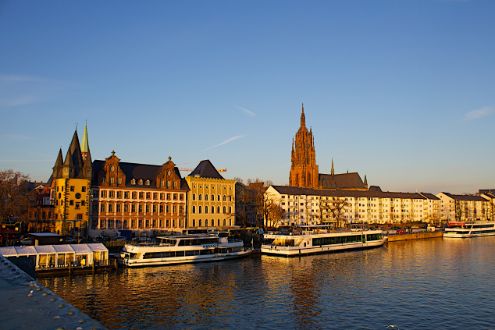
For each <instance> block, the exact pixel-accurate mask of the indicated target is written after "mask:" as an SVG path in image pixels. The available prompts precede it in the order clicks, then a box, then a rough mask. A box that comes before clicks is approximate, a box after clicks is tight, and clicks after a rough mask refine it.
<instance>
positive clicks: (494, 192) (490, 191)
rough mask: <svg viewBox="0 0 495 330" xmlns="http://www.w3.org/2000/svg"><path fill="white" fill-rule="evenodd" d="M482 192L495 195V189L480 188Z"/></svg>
mask: <svg viewBox="0 0 495 330" xmlns="http://www.w3.org/2000/svg"><path fill="white" fill-rule="evenodd" d="M480 194H485V195H491V196H495V189H480Z"/></svg>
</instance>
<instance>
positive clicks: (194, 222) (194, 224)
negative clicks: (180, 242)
mask: <svg viewBox="0 0 495 330" xmlns="http://www.w3.org/2000/svg"><path fill="white" fill-rule="evenodd" d="M192 226H193V227H196V220H194V219H193V224H192Z"/></svg>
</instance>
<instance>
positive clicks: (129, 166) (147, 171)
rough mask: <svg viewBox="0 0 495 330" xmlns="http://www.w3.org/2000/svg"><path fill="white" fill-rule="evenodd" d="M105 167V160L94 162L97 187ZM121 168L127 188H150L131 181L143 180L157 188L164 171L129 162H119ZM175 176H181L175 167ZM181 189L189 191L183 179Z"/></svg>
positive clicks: (93, 183) (159, 167) (147, 165)
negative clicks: (159, 176)
mask: <svg viewBox="0 0 495 330" xmlns="http://www.w3.org/2000/svg"><path fill="white" fill-rule="evenodd" d="M104 167H105V161H104V160H95V161H93V179H92V185H93V186H97V185H98V178H99V175H101V173H103V172H104ZM119 167H120V169H121V170H122V172H124V174H125V185H126V186H127V187H133V188H136V187H148V186H145V185H144V184H143V185H142V186H140V185H138V184H135V185H131V180H132V179H136V181H137V180H139V179H142V180H143V182H145V181H146V180H150V185H149V187H156V176H157V175H158V173H159V172H160V170H161V169H162V165H149V164H137V163H127V162H119ZM174 171H175V174H177V176H178V177H179V178H181V176H180V171H179V169H178V168H177V167H174ZM180 188H181V189H188V188H189V187H188V185H187V182H186V180H184V179H183V178H181V184H180Z"/></svg>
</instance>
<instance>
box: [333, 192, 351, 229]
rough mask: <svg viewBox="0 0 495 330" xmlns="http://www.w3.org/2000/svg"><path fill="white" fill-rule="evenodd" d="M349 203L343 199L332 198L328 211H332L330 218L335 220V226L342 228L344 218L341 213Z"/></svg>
mask: <svg viewBox="0 0 495 330" xmlns="http://www.w3.org/2000/svg"><path fill="white" fill-rule="evenodd" d="M348 205H349V204H348V203H347V201H346V200H345V199H340V198H335V197H334V198H333V200H332V201H331V205H330V212H331V213H332V218H333V219H334V220H335V222H336V225H337V228H343V227H344V225H345V220H344V219H343V217H342V214H343V213H344V211H345V207H346V206H348Z"/></svg>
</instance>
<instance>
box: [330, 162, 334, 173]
mask: <svg viewBox="0 0 495 330" xmlns="http://www.w3.org/2000/svg"><path fill="white" fill-rule="evenodd" d="M330 174H331V175H335V169H334V167H333V158H332V169H331V170H330Z"/></svg>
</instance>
